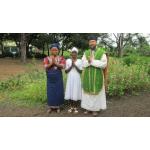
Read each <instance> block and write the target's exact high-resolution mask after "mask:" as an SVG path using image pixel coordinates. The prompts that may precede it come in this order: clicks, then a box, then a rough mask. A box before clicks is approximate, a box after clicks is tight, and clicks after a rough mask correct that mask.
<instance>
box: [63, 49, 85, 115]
mask: <svg viewBox="0 0 150 150" xmlns="http://www.w3.org/2000/svg"><path fill="white" fill-rule="evenodd" d="M77 54H78V49H77V48H75V47H74V48H72V50H71V57H72V59H67V61H66V68H65V72H66V73H67V84H66V92H65V100H70V101H71V107H70V108H69V110H68V113H72V112H74V113H78V110H77V101H78V100H81V93H82V89H81V78H80V74H81V72H82V61H81V60H80V59H77Z"/></svg>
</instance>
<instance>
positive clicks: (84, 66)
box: [82, 53, 90, 68]
mask: <svg viewBox="0 0 150 150" xmlns="http://www.w3.org/2000/svg"><path fill="white" fill-rule="evenodd" d="M82 66H83V68H86V67H89V66H90V64H89V62H88V60H87V59H86V56H85V53H84V55H83V57H82Z"/></svg>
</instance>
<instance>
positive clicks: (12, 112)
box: [0, 58, 150, 117]
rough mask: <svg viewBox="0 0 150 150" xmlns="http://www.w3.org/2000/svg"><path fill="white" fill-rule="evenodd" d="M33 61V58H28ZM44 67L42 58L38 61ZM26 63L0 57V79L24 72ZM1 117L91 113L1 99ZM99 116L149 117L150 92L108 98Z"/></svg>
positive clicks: (62, 115) (60, 115)
mask: <svg viewBox="0 0 150 150" xmlns="http://www.w3.org/2000/svg"><path fill="white" fill-rule="evenodd" d="M28 61H31V60H28ZM37 63H38V65H39V67H41V68H42V60H39V61H37ZM26 69H27V67H26V65H21V64H20V60H12V59H9V58H8V59H5V60H4V59H0V80H3V79H7V78H8V77H10V76H11V75H16V74H20V73H24V72H25V71H26ZM0 116H1V117H11V116H14V117H91V116H92V115H91V114H88V115H84V114H83V110H82V109H81V108H80V107H79V113H78V114H76V115H74V114H68V113H67V108H66V105H65V106H64V107H63V109H62V111H61V113H60V114H57V113H56V112H53V113H51V114H47V113H46V106H45V105H43V106H35V107H32V108H28V107H25V106H17V105H15V104H13V103H12V102H11V100H3V101H0ZM98 116H99V117H149V116H150V92H141V93H139V95H136V96H133V95H132V96H131V95H127V96H123V97H121V98H118V97H113V98H107V110H104V111H101V112H100V113H99V115H98Z"/></svg>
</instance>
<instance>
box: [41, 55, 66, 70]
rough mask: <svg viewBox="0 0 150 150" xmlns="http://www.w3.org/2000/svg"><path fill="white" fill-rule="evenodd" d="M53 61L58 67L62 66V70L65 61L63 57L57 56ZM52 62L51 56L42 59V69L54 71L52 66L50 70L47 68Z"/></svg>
mask: <svg viewBox="0 0 150 150" xmlns="http://www.w3.org/2000/svg"><path fill="white" fill-rule="evenodd" d="M55 60H56V62H57V63H59V64H60V65H62V67H63V68H65V63H66V61H65V59H64V57H63V56H57V57H55ZM51 61H52V59H51V56H47V57H46V58H44V62H43V63H44V67H45V68H46V69H47V70H48V69H54V68H55V69H56V67H55V66H54V65H53V66H51V68H47V66H48V64H49V63H50V62H51Z"/></svg>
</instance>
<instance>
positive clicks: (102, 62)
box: [91, 54, 107, 69]
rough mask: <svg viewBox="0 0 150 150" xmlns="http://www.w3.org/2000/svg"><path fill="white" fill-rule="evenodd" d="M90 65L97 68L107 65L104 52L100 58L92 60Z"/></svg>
mask: <svg viewBox="0 0 150 150" xmlns="http://www.w3.org/2000/svg"><path fill="white" fill-rule="evenodd" d="M91 65H92V66H94V67H97V68H102V69H104V68H105V67H106V66H107V57H106V54H103V55H102V58H101V60H92V62H91Z"/></svg>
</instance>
